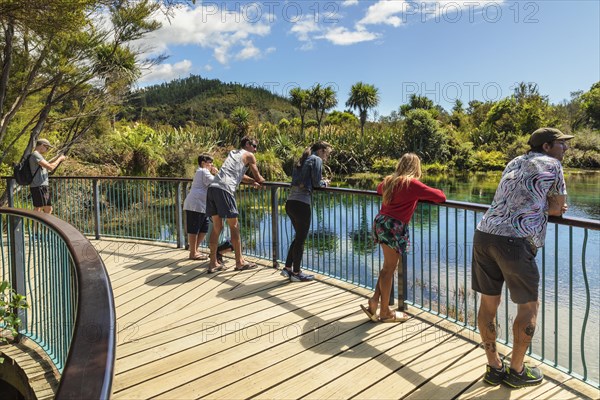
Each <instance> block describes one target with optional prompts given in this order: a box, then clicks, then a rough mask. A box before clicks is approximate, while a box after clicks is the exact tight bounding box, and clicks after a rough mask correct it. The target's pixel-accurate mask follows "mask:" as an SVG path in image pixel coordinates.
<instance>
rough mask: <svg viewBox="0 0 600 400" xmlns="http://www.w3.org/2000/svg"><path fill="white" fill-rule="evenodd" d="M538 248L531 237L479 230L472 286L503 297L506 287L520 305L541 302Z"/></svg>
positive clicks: (475, 236)
mask: <svg viewBox="0 0 600 400" xmlns="http://www.w3.org/2000/svg"><path fill="white" fill-rule="evenodd" d="M536 253H537V249H536V248H535V247H533V245H532V244H531V243H530V242H529V240H527V238H514V237H510V236H500V235H493V234H490V233H485V232H481V231H479V230H476V231H475V235H474V236H473V260H472V265H471V275H472V282H471V287H472V288H473V290H475V291H476V292H479V293H482V294H486V295H489V296H499V295H500V294H501V293H502V285H503V284H504V282H505V281H506V286H507V287H508V290H509V291H510V299H511V300H512V301H513V302H515V303H516V304H525V303H529V302H532V301H537V300H538V286H539V283H540V273H539V271H538V267H537V264H536V262H535V255H536Z"/></svg>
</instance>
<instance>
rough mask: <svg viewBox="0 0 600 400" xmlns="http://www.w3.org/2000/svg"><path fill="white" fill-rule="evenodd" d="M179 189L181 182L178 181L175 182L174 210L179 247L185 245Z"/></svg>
mask: <svg viewBox="0 0 600 400" xmlns="http://www.w3.org/2000/svg"><path fill="white" fill-rule="evenodd" d="M181 191H182V183H181V182H179V183H177V194H176V198H177V204H176V205H175V207H176V208H175V210H176V214H177V222H176V224H177V227H176V229H177V248H178V249H181V248H183V247H185V241H184V239H185V236H184V234H183V201H182V198H183V197H182V196H181Z"/></svg>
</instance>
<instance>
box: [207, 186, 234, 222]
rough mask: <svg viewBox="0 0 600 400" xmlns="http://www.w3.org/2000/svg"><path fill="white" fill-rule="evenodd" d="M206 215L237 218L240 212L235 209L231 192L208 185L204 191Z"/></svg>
mask: <svg viewBox="0 0 600 400" xmlns="http://www.w3.org/2000/svg"><path fill="white" fill-rule="evenodd" d="M206 215H208V216H209V217H212V216H213V215H218V216H219V217H221V218H237V217H238V215H240V213H239V212H238V209H237V203H236V202H235V197H233V196H232V195H231V193H229V192H226V191H225V190H223V189H219V188H216V187H209V188H208V192H207V193H206Z"/></svg>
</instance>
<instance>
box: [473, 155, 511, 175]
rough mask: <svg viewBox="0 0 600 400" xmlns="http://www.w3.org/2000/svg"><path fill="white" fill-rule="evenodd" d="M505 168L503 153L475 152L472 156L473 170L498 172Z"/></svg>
mask: <svg viewBox="0 0 600 400" xmlns="http://www.w3.org/2000/svg"><path fill="white" fill-rule="evenodd" d="M505 166H506V159H505V155H504V153H502V152H500V151H482V150H479V151H476V152H475V153H474V154H473V168H474V169H475V170H476V171H489V170H493V171H498V170H503V169H504V167H505Z"/></svg>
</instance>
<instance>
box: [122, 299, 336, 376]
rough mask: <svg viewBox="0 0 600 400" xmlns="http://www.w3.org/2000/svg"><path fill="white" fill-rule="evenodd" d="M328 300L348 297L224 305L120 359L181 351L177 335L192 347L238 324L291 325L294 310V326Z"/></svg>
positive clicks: (128, 349)
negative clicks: (306, 312)
mask: <svg viewBox="0 0 600 400" xmlns="http://www.w3.org/2000/svg"><path fill="white" fill-rule="evenodd" d="M328 297H334V298H336V299H339V300H340V301H341V300H343V299H344V297H342V295H341V294H339V293H338V294H336V293H335V292H327V291H325V293H322V294H319V293H315V294H312V295H311V297H309V296H306V298H305V299H304V301H302V299H300V301H295V302H294V307H292V308H288V307H279V304H274V305H269V304H266V305H265V306H264V308H263V309H262V310H257V309H256V305H255V304H250V305H248V306H239V305H238V304H235V307H231V305H224V306H223V307H227V309H223V310H222V311H221V312H216V313H215V314H213V315H210V314H207V313H204V315H200V316H199V317H198V318H197V319H196V320H195V321H193V322H188V323H184V324H181V325H179V326H174V327H171V328H169V329H168V330H165V331H159V332H156V333H155V334H152V335H149V336H146V337H141V338H138V339H137V340H136V341H135V342H132V343H128V344H126V345H124V346H123V350H124V351H123V352H120V353H119V356H118V357H119V359H123V358H125V357H128V356H132V355H135V357H136V363H139V362H140V361H141V360H139V359H138V357H140V356H142V353H143V352H144V351H145V350H147V349H148V348H152V349H154V351H155V352H156V351H157V350H156V349H159V348H162V347H164V346H166V345H168V348H166V349H165V351H168V352H177V351H181V347H182V346H180V345H178V344H176V343H172V342H173V340H172V338H173V336H174V335H178V337H182V338H186V339H187V340H185V341H183V342H184V347H185V346H187V345H188V343H192V344H193V345H199V344H202V342H198V343H197V342H196V340H198V337H200V338H201V339H202V340H203V341H205V340H208V339H209V338H213V337H217V334H218V333H220V332H222V331H227V330H231V329H233V327H235V326H236V325H239V326H240V327H241V326H243V327H244V328H249V327H250V326H251V324H266V323H267V322H268V321H269V320H271V319H273V318H274V317H275V316H277V317H279V318H278V319H277V321H276V323H277V324H280V325H283V324H284V323H287V322H288V320H287V319H286V318H285V316H286V314H288V313H290V311H291V312H295V313H296V317H294V318H289V319H290V320H291V321H292V322H293V323H295V322H297V321H301V320H302V319H303V318H302V316H299V315H297V314H300V313H301V312H302V307H310V306H312V305H313V304H316V305H317V306H318V305H319V304H318V303H319V302H322V301H326V300H327V299H328ZM347 298H348V297H347V296H346V299H347ZM290 300H292V301H293V300H294V299H293V298H290ZM282 301H285V300H282ZM215 309H216V307H215ZM232 326H233V327H232ZM148 346H150V347H148ZM167 354H169V353H167V352H166V353H165V354H163V355H167ZM134 365H135V363H134Z"/></svg>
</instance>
